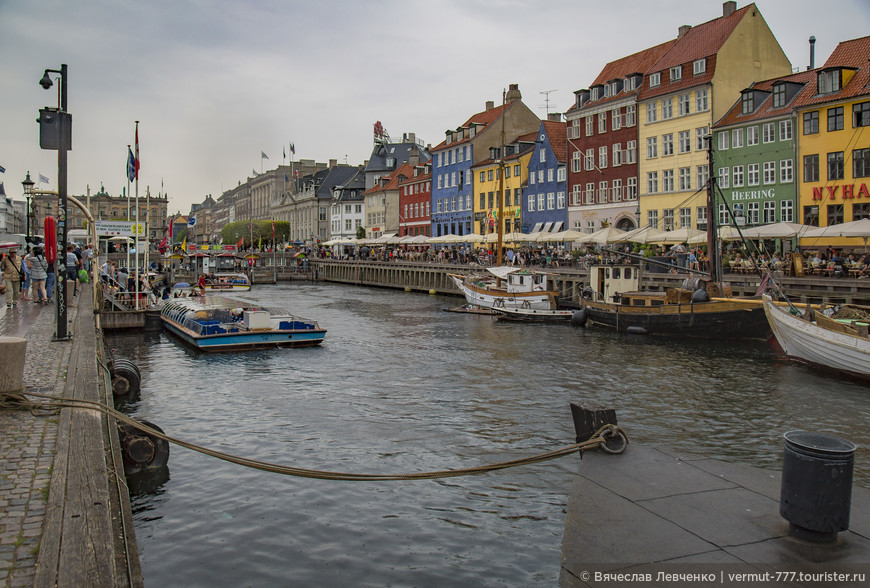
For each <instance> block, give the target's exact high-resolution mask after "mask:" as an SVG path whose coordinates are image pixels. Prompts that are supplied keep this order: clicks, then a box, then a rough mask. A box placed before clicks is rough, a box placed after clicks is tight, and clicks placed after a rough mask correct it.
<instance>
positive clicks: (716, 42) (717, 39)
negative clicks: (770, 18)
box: [639, 4, 758, 100]
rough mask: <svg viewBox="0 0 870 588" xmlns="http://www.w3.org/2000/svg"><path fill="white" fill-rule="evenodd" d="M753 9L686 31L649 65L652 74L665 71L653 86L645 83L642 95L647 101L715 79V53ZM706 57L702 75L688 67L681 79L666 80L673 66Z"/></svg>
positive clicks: (747, 7) (740, 10)
mask: <svg viewBox="0 0 870 588" xmlns="http://www.w3.org/2000/svg"><path fill="white" fill-rule="evenodd" d="M750 10H758V9H757V8H756V7H755V4H748V5H746V6H744V7H743V8H741V9H739V10H735V11H734V12H733V13H731V14H729V15H728V16H720V17H719V18H714V19H713V20H709V21H707V22H705V23H702V24H699V25H697V26H694V27H692V28H690V29H689V30H688V31H686V33H685V34H684V35H683V36H682V37H679V38H678V39H677V40H676V42H675V43H674V44H673V45H672V46H671V48H670V49H669V50H668V51H666V52H665V53H664V55H662V56H661V58H660V59H659V60H658V61H656V62H655V63H654V64H653V65H652V67H650V70H649V71H650V73H655V72H662V83H661V84H660V85H659V86H656V87H654V88H650V87H649V84H648V83H647V84H644V87H643V89H642V90H641V92H640V97H639V98H640V99H642V100H645V99H647V98H652V97H654V96H659V95H661V94H669V93H671V92H676V91H679V90H682V89H684V88H691V87H693V86H697V85H699V84H704V83H707V82H709V81H710V80H712V79H713V74H714V73H715V71H716V55H717V54H718V53H719V50H720V49H721V48H722V45H724V44H725V41H727V40H728V38H729V37H730V36H731V33H733V32H734V29H735V28H736V27H737V25H738V24H740V21H741V20H743V17H744V16H745V15H746V13H747V12H749V11H750ZM703 58H706V59H707V64H706V71H705V72H704V73H703V74H701V75H697V76H696V75H693V74H692V70H691V69H689V71H688V72H686V71H683V76H682V79H680V81H678V82H674V83H671V82H670V80H669V79H667V78H668V73H667V72H668V71H669V70H670V68H672V67H676V66H682V65H685V64H689V65H688V67H689V68H691V63H692V62H694V61H696V60H698V59H703Z"/></svg>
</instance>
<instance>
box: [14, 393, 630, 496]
mask: <svg viewBox="0 0 870 588" xmlns="http://www.w3.org/2000/svg"><path fill="white" fill-rule="evenodd" d="M26 396H32V397H34V398H43V399H45V400H48V402H34V401H32V400H29V399H27V398H26ZM61 407H67V408H78V409H84V410H95V411H98V412H102V413H104V414H106V415H108V416H111V417H113V418H115V419H116V420H118V421H120V422H123V423H127V424H129V425H132V426H134V427H136V428H137V429H139V430H140V431H142V432H143V433H145V434H147V435H151V436H153V437H157V438H159V439H163V440H164V441H167V442H169V443H174V444H175V445H178V446H180V447H184V448H185V449H190V450H191V451H196V452H198V453H202V454H204V455H209V456H211V457H215V458H217V459H221V460H223V461H228V462H230V463H234V464H238V465H242V466H245V467H249V468H253V469H257V470H261V471H264V472H272V473H275V474H284V475H287V476H297V477H302V478H315V479H318V480H344V481H356V482H383V481H394V480H435V479H440V478H455V477H458V476H471V475H476V474H483V473H486V472H493V471H496V470H503V469H507V468H512V467H518V466H523V465H530V464H535V463H541V462H544V461H549V460H552V459H557V458H560V457H565V456H566V455H571V454H572V453H582V452H584V451H587V450H589V449H595V448H598V447H601V448H602V449H604V450H605V451H607V452H608V453H622V452H623V451H625V448H626V446H627V445H628V437H627V436H626V434H625V432H624V431H623V430H622V429H620V428H619V427H618V426H616V425H604V426H603V427H601V428H600V429H598V431H596V433H595V434H594V435H593V436H592V437H590V438H589V439H588V440H586V441H583V442H582V443H575V444H573V445H568V446H566V447H561V448H559V449H555V450H553V451H548V452H546V453H540V454H538V455H533V456H530V457H523V458H519V459H512V460H509V461H502V462H497V463H491V464H487V465H482V466H477V467H470V468H460V469H455V470H439V471H432V472H417V473H413V474H354V473H348V472H329V471H323V470H311V469H305V468H297V467H293V466H286V465H280V464H274V463H270V462H266V461H260V460H255V459H249V458H246V457H239V456H237V455H232V454H229V453H224V452H222V451H215V450H213V449H209V448H207V447H203V446H201V445H196V444H195V443H190V442H188V441H184V440H182V439H177V438H175V437H172V436H170V435H167V434H165V433H162V432H161V431H158V430H156V429H153V428H151V427H148V426H147V425H143V424H142V423H139V422H138V421H136V420H135V419H132V418H130V417H128V416H127V415H125V414H123V413H120V412H118V411H117V410H115V409H114V408H112V407H110V406H107V405H105V404H102V403H100V402H94V401H91V400H79V399H70V398H62V397H59V396H50V395H46V394H37V393H35V392H26V393H24V394H14V395H12V394H2V395H0V409H4V410H31V411H33V410H37V409H38V410H45V409H49V408H61ZM610 439H614V440H618V441H619V445H618V446H617V447H616V448H609V447H608V446H607V441H608V440H610Z"/></svg>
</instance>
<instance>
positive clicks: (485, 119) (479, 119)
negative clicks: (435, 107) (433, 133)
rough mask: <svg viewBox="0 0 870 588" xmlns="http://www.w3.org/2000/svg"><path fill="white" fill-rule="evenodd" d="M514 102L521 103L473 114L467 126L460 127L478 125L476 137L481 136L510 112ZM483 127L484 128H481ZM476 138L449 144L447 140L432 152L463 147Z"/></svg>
mask: <svg viewBox="0 0 870 588" xmlns="http://www.w3.org/2000/svg"><path fill="white" fill-rule="evenodd" d="M514 102H519V100H515V101H513V102H509V103H508V104H506V105H503V104H499V105H498V106H496V107H494V108H490V109H489V110H484V111H483V112H478V113H477V114H473V115H472V116H471V118H469V119H468V120H467V121H465V124H463V125H460V126H462V127H465V128H468V127H470V126H471V125H472V124H476V125H478V130H477V131H476V132H475V136H477V135H479V134H480V133H481V132H482V131H483V130H485V129H486V128H488V127H489V125H491V124H492V123H494V122H495V121H497V120H498V119H499V118H500V117H501V114H502V111H503V110H508V109H509V108H510V107H511V105H512V104H513V103H514ZM481 125H482V126H481ZM473 138H474V137H465V138H464V139H461V140H458V141H451V142H450V143H448V142H447V139H444V140H443V141H441V142H440V143H438V145H436V146H435V147H433V148H432V151H433V152H434V151H438V150H439V149H444V148H446V147H451V148H452V147H455V146H456V145H462V144H464V143H467V142H469V141H470V140H471V139H473Z"/></svg>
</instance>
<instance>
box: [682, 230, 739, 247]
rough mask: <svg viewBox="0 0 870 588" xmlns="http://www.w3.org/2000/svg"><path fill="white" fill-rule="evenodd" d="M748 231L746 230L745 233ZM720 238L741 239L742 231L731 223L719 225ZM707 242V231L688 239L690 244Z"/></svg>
mask: <svg viewBox="0 0 870 588" xmlns="http://www.w3.org/2000/svg"><path fill="white" fill-rule="evenodd" d="M745 233H746V231H744V234H745ZM719 240H720V241H739V240H740V233H739V232H737V229H736V228H734V227H732V226H731V225H726V226H724V227H719ZM706 242H707V233H703V232H702V233H701V234H700V235H697V236H695V237H692V238H691V239H689V240H688V241H687V243H688V244H689V245H703V244H704V243H706Z"/></svg>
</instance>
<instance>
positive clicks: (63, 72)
mask: <svg viewBox="0 0 870 588" xmlns="http://www.w3.org/2000/svg"><path fill="white" fill-rule="evenodd" d="M49 73H56V74H60V91H59V92H58V107H57V109H56V110H55V109H52V108H49V107H46V108H44V109H42V110H40V111H39V119H37V122H39V125H40V129H39V130H40V133H39V146H40V147H41V148H42V149H48V150H57V196H58V214H57V217H58V218H57V222H58V228H59V229H60V231H58V236H57V238H58V241H59V242H58V247H57V252H58V260H62V261H61V262H60V263H56V266H55V275H56V276H57V287H56V289H55V296H56V298H55V300H56V301H57V302H56V306H55V310H56V317H57V330H56V332H55V336H54V341H66V340H68V339H69V335H68V331H67V326H68V325H67V301H66V243H67V230H68V228H69V227H68V225H67V217H68V215H67V212H68V211H67V206H68V204H69V203H68V201H67V191H66V183H67V167H66V164H67V151H68V150H70V149H72V117H71V116H70V115H69V113H68V112H67V81H68V75H67V66H66V64H65V63H64V64H61V66H60V69H59V70H57V69H46V70H45V73H44V74H43V76H42V79H40V80H39V85H40V86H42V87H43V88H44V89H46V90H48V89H49V88H51V87H52V85H53V82H52V80H51V76H49ZM61 268H63V271H59V270H60V269H61Z"/></svg>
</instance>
